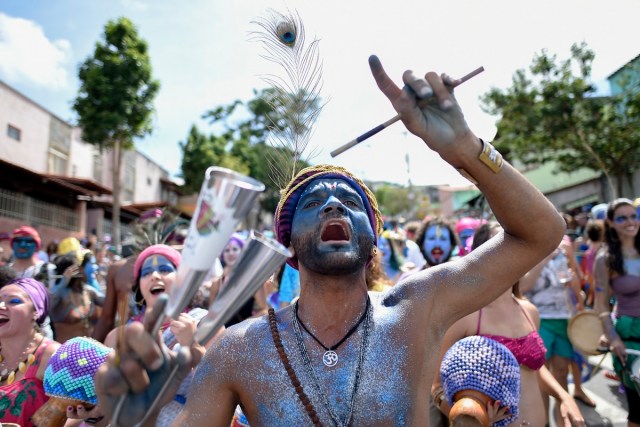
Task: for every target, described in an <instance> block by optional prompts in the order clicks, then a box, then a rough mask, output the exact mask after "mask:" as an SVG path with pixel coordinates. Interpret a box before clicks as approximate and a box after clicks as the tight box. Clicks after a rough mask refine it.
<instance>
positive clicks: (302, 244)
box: [291, 231, 374, 276]
mask: <svg viewBox="0 0 640 427" xmlns="http://www.w3.org/2000/svg"><path fill="white" fill-rule="evenodd" d="M319 235H320V232H319V231H317V232H312V233H307V234H303V235H296V236H293V235H292V236H291V246H293V249H294V251H295V253H296V257H297V258H298V263H299V264H302V265H304V267H305V268H307V269H308V270H311V271H313V272H315V273H319V274H323V275H328V276H341V275H346V274H352V273H355V272H357V271H358V270H360V269H362V268H364V267H365V266H366V265H367V262H368V261H369V257H370V256H371V250H372V248H373V246H374V237H373V235H372V234H370V233H358V234H356V236H357V238H356V240H355V242H352V243H351V244H350V245H349V246H343V247H341V248H340V249H338V250H335V251H326V250H322V249H320V248H319V247H318V245H317V240H318V237H317V236H319Z"/></svg>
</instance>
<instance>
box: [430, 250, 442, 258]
mask: <svg viewBox="0 0 640 427" xmlns="http://www.w3.org/2000/svg"><path fill="white" fill-rule="evenodd" d="M442 255H444V252H443V251H442V249H440V248H435V249H433V250H432V251H431V256H433V257H434V258H435V259H440V258H441V257H442Z"/></svg>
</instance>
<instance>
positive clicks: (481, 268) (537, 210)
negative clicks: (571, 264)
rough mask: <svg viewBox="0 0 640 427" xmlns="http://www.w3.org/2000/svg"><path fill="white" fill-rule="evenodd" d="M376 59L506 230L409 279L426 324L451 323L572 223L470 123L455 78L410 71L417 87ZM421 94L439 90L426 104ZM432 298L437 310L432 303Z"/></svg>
mask: <svg viewBox="0 0 640 427" xmlns="http://www.w3.org/2000/svg"><path fill="white" fill-rule="evenodd" d="M369 64H370V67H371V71H372V73H373V76H374V78H375V80H376V83H377V84H378V87H379V88H380V90H381V91H382V92H383V93H384V94H385V95H386V96H387V98H388V99H389V101H390V102H391V103H392V105H393V107H394V108H395V110H396V111H397V112H398V113H400V114H401V117H402V121H403V123H404V125H405V126H406V128H407V129H408V130H409V131H410V132H411V133H413V134H415V135H416V136H418V137H420V138H421V139H422V140H423V141H424V142H425V143H426V144H427V146H428V147H429V148H430V149H431V150H434V151H436V152H437V153H438V154H439V155H440V157H442V158H443V159H444V160H445V161H446V162H448V163H449V164H451V165H452V166H453V167H455V168H457V169H463V170H464V171H465V172H464V173H465V174H466V175H467V176H470V177H472V179H474V180H475V181H477V186H478V188H479V189H480V190H481V191H482V192H483V193H484V195H485V196H486V198H487V201H488V202H489V205H490V206H491V209H492V211H493V213H494V214H495V216H496V218H497V220H498V221H499V222H500V224H501V225H502V227H503V229H504V232H502V233H500V234H498V235H497V236H495V237H494V238H493V239H491V241H490V242H488V243H487V244H485V245H483V246H482V247H480V248H478V249H477V250H475V251H473V252H472V253H471V254H469V255H466V256H465V257H463V258H461V259H459V260H457V261H453V262H449V263H445V264H442V265H441V266H438V267H433V268H430V269H427V270H424V271H423V272H421V273H417V274H415V275H413V276H410V278H409V279H408V280H407V281H406V282H404V283H403V284H402V286H403V287H405V289H404V290H403V291H404V292H406V293H407V296H408V298H409V300H410V301H411V302H412V303H415V304H416V305H417V307H416V310H415V311H413V312H414V313H422V314H421V319H420V320H421V321H422V323H423V324H430V323H431V322H434V321H435V322H439V324H440V325H441V327H445V328H446V327H448V326H449V325H450V324H451V323H452V322H453V321H455V320H456V319H458V318H460V317H462V316H464V315H466V314H469V313H471V312H473V311H475V310H477V309H479V308H480V307H482V306H484V305H486V304H487V303H489V302H490V301H492V300H493V299H495V298H496V297H497V296H498V295H500V294H501V293H502V292H504V291H505V290H506V289H507V288H509V286H511V285H512V284H513V283H515V282H516V281H517V280H518V279H520V278H521V277H522V276H523V275H524V274H525V273H526V272H527V271H529V270H530V269H531V268H533V267H534V266H535V265H536V264H537V263H538V262H539V261H540V260H542V259H543V258H544V257H545V256H546V255H547V254H548V253H550V252H551V251H553V250H554V249H555V248H556V247H557V245H558V242H559V241H560V239H561V238H562V236H563V234H564V230H565V228H566V227H565V223H564V220H563V219H562V217H561V216H560V215H559V214H558V212H557V211H556V209H555V208H554V207H553V205H552V204H551V203H549V201H548V200H547V199H546V198H545V197H544V196H543V195H542V194H541V193H540V192H539V191H538V190H537V189H536V188H535V187H534V186H533V185H531V184H530V183H529V182H528V181H527V180H526V179H525V178H524V177H523V176H522V175H521V174H520V173H519V172H518V171H516V170H515V169H514V168H513V167H512V166H511V165H509V164H508V163H506V162H503V161H502V158H501V156H500V154H499V153H497V152H496V151H495V150H494V149H493V148H492V147H491V146H490V145H488V144H487V143H483V142H482V141H481V140H480V139H478V138H477V137H476V136H475V135H474V134H473V132H472V131H471V130H470V129H469V127H468V125H467V123H466V121H465V119H464V116H463V114H462V111H461V109H460V107H459V105H458V103H457V102H456V99H455V97H454V96H453V89H452V85H453V84H455V81H454V80H452V79H450V78H449V77H447V76H442V77H441V76H438V75H437V74H436V73H433V72H429V73H427V74H426V75H425V76H424V77H418V76H416V75H415V74H414V73H413V72H411V71H406V72H405V73H404V75H403V81H404V84H405V85H407V86H408V87H410V88H411V92H413V93H410V92H409V91H408V90H402V89H400V88H399V87H398V86H397V85H396V84H395V83H394V82H393V81H392V80H391V79H390V78H389V77H388V76H387V74H386V72H385V71H384V69H383V68H382V65H381V63H380V61H379V60H378V58H377V57H375V56H372V57H371V58H370V59H369ZM414 94H416V95H417V96H418V97H420V98H429V97H431V96H432V95H433V97H432V99H431V100H430V101H429V102H428V103H427V105H426V106H424V107H422V108H421V107H420V106H418V104H417V102H416V95H414ZM433 285H437V286H433ZM425 305H427V308H429V307H430V308H431V310H428V309H427V310H425V309H424V308H425ZM418 308H420V309H418Z"/></svg>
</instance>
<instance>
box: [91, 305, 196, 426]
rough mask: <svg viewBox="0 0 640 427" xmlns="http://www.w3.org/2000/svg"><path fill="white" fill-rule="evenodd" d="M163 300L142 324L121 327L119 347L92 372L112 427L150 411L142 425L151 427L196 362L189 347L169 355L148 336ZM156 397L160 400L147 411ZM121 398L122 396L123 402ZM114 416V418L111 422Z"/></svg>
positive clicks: (134, 422) (135, 421)
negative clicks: (159, 397) (121, 335)
mask: <svg viewBox="0 0 640 427" xmlns="http://www.w3.org/2000/svg"><path fill="white" fill-rule="evenodd" d="M167 298H168V296H167V295H166V294H165V295H161V296H160V297H159V298H158V301H157V302H156V304H155V305H154V307H153V309H152V310H147V313H146V314H145V318H144V324H142V323H140V322H133V323H131V324H130V325H127V326H126V327H125V326H123V327H124V328H125V329H124V334H123V336H124V339H123V342H122V343H119V346H120V348H118V351H117V352H115V353H113V354H111V355H110V356H109V357H108V358H107V360H106V362H105V363H104V364H103V365H102V366H101V367H100V369H98V371H97V372H96V375H95V377H94V379H95V387H96V393H97V395H98V402H99V405H100V407H101V408H102V412H103V413H104V414H105V418H108V419H111V423H112V424H113V425H118V426H120V427H128V426H133V425H137V424H138V423H139V422H140V421H142V420H143V419H145V415H146V413H147V411H148V410H150V409H151V413H150V416H149V417H148V419H147V420H146V422H145V424H143V425H147V424H148V425H154V424H155V417H156V416H157V413H158V411H159V409H160V408H161V407H162V406H163V405H165V404H166V403H168V402H170V401H171V400H172V399H173V397H174V396H175V394H176V392H177V390H178V387H179V386H180V383H181V382H182V380H183V379H184V378H185V376H186V375H187V374H188V373H189V371H190V370H191V368H192V367H193V366H195V365H196V364H197V362H199V359H200V356H199V355H194V357H192V355H191V352H190V347H188V346H183V347H181V348H180V351H179V352H178V353H176V352H172V351H170V350H169V349H167V348H166V346H164V345H163V344H162V343H161V342H160V339H159V335H158V336H155V337H154V336H151V334H150V331H151V330H152V328H153V326H154V325H155V324H156V322H157V321H158V318H159V317H160V316H162V314H163V312H164V305H166V302H167ZM172 371H175V375H172ZM170 377H171V378H170ZM160 394H162V398H161V400H160V401H159V402H158V404H157V405H156V406H155V407H154V408H151V406H152V405H153V403H154V402H155V401H156V398H157V396H158V395H160ZM123 396H126V397H125V399H124V401H122V397H123ZM118 415H119V416H118ZM116 416H118V419H114V418H115V417H116Z"/></svg>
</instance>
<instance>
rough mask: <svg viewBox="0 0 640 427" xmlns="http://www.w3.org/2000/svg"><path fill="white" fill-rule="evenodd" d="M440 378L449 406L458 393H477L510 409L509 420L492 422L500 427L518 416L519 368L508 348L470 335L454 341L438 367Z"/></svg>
mask: <svg viewBox="0 0 640 427" xmlns="http://www.w3.org/2000/svg"><path fill="white" fill-rule="evenodd" d="M440 379H441V381H442V387H443V389H444V393H445V396H447V400H448V401H449V404H451V405H453V396H454V395H455V394H456V393H457V392H459V391H461V390H469V389H472V390H477V391H479V392H481V393H484V394H486V395H487V396H489V397H490V398H491V399H493V400H499V401H500V402H501V403H502V405H501V406H507V407H508V408H509V413H510V414H511V415H510V416H509V417H507V418H506V419H504V420H502V421H498V422H497V423H494V424H493V426H497V427H502V426H506V425H508V424H510V423H511V422H513V421H514V420H515V419H516V418H517V417H518V403H519V401H520V366H519V365H518V361H517V360H516V358H515V356H514V355H513V353H511V351H509V349H508V348H507V347H505V346H504V345H502V344H500V343H499V342H497V341H494V340H492V339H490V338H487V337H481V336H471V337H466V338H463V339H461V340H460V341H458V342H456V343H455V344H454V345H453V346H451V348H450V349H449V350H448V351H447V353H446V354H445V356H444V358H443V359H442V364H441V365H440Z"/></svg>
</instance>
